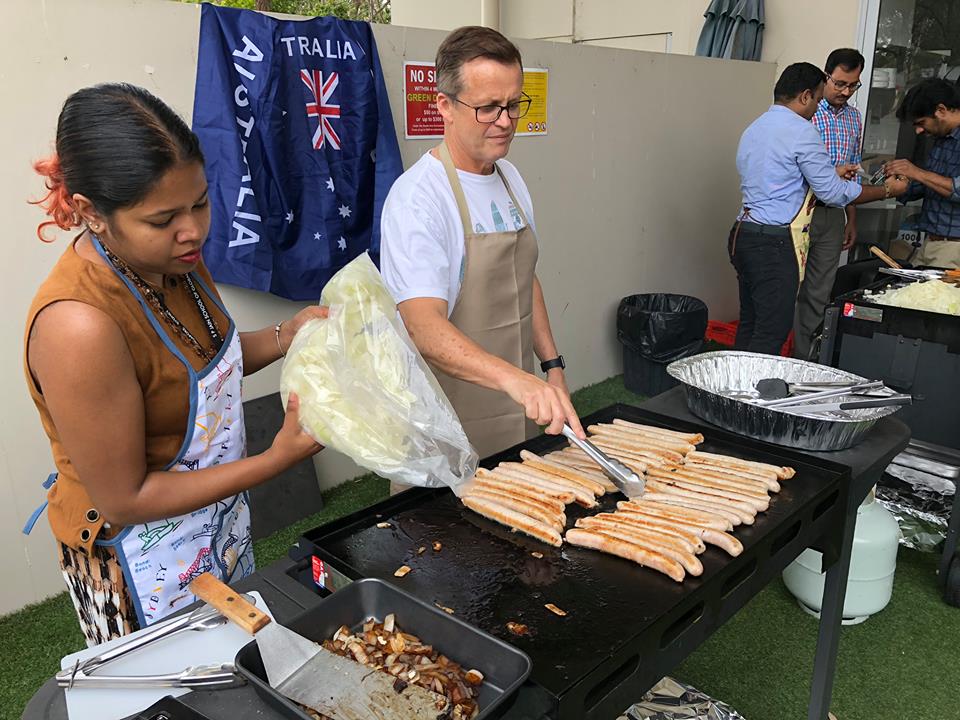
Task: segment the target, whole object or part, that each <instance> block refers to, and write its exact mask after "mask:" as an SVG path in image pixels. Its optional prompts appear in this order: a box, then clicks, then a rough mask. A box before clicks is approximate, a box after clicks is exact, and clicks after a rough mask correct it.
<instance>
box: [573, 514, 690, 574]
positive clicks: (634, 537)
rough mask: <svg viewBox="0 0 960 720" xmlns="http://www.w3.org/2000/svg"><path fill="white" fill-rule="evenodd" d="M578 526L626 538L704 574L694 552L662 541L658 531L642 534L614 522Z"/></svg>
mask: <svg viewBox="0 0 960 720" xmlns="http://www.w3.org/2000/svg"><path fill="white" fill-rule="evenodd" d="M577 527H582V528H584V529H585V530H589V531H591V532H595V533H600V534H601V535H606V536H607V537H611V538H614V539H615V540H624V541H626V542H629V543H632V544H634V545H637V546H639V547H642V548H643V549H645V550H649V551H651V552H655V553H659V554H661V555H663V556H664V557H666V558H669V559H670V560H673V561H675V562H678V563H680V565H682V566H683V569H684V570H686V571H687V572H688V573H690V574H691V575H694V576H699V575H703V564H702V563H701V562H700V560H698V559H697V557H696V556H695V555H693V553H690V552H687V551H686V550H682V549H675V548H673V547H670V546H668V545H665V544H664V543H663V542H661V540H662V538H663V537H664V536H663V535H660V536H659V537H658V536H657V535H656V533H649V534H646V535H644V534H641V533H638V532H636V531H634V530H633V529H631V528H629V527H626V526H624V525H617V524H613V523H598V524H593V525H590V526H587V525H581V524H580V522H579V521H578V522H577Z"/></svg>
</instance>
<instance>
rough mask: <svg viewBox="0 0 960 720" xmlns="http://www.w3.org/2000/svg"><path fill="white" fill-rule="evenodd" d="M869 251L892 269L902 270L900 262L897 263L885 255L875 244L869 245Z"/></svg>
mask: <svg viewBox="0 0 960 720" xmlns="http://www.w3.org/2000/svg"><path fill="white" fill-rule="evenodd" d="M870 252H871V253H873V254H874V255H876V256H877V257H878V258H880V259H881V260H883V262H885V263H886V264H887V265H889V266H890V267H892V268H893V269H894V270H903V267H902V266H901V265H900V263H898V262H897V261H896V260H894V259H893V258H892V257H890V256H889V255H887V254H886V253H885V252H884V251H883V250H881V249H880V248H878V247H877V246H876V245H871V246H870Z"/></svg>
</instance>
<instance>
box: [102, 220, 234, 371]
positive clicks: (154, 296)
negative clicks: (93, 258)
mask: <svg viewBox="0 0 960 720" xmlns="http://www.w3.org/2000/svg"><path fill="white" fill-rule="evenodd" d="M94 237H95V239H96V240H97V241H98V242H100V238H97V237H96V236H94ZM100 245H101V247H102V248H103V252H104V254H105V255H106V256H107V259H108V260H109V261H110V263H111V264H112V265H113V266H114V267H115V268H116V269H117V271H118V272H120V273H121V274H122V275H123V276H124V277H126V278H127V279H128V280H130V282H132V283H133V284H134V285H135V286H136V287H137V289H138V290H139V291H140V292H141V293H142V294H143V296H144V297H145V298H146V300H147V302H148V303H150V306H151V307H152V308H153V309H154V311H155V312H156V313H157V315H158V316H159V317H160V318H162V319H163V320H164V322H166V323H167V325H169V326H170V327H171V328H172V329H173V331H174V332H175V333H176V334H177V336H178V337H179V338H180V339H181V340H183V342H184V343H185V344H187V345H188V346H189V347H190V348H191V349H192V350H193V351H194V352H195V353H196V354H197V355H198V356H199V357H200V358H201V359H203V360H205V361H207V362H210V361H211V360H213V358H215V357H216V356H217V353H218V352H220V348H221V347H223V336H222V335H221V334H220V331H219V330H218V329H217V325H216V323H214V321H213V316H211V315H210V312H209V311H208V310H207V306H206V303H204V302H203V298H202V297H200V292H199V291H198V290H197V286H196V284H195V283H194V282H193V278H191V277H190V275H189V274H187V275H181V276H180V279H181V280H182V281H183V283H184V284H185V285H186V286H187V289H188V290H189V291H190V294H191V295H192V296H193V301H194V303H196V306H197V310H198V312H199V313H200V317H201V318H202V319H203V322H204V325H205V326H206V328H207V334H208V335H209V336H210V340H211V342H212V343H213V347H212V348H205V347H204V346H203V345H201V344H200V341H199V340H197V338H196V336H194V334H193V333H192V332H190V330H189V329H187V327H186V326H185V325H184V324H183V323H182V322H180V320H179V318H177V316H176V315H174V314H173V312H172V311H171V310H170V308H168V307H167V304H166V302H164V299H163V294H162V293H160V292H158V291H157V289H156V288H154V287H153V286H152V285H151V284H150V283H148V282H147V281H146V280H145V279H143V277H141V276H140V274H139V273H138V272H137V271H136V270H134V269H133V268H131V267H130V266H129V265H127V263H125V262H124V261H123V260H121V259H120V258H119V257H117V256H116V255H115V254H114V253H113V251H111V250H110V248H108V247H107V246H106V245H104V244H103V243H102V242H100Z"/></svg>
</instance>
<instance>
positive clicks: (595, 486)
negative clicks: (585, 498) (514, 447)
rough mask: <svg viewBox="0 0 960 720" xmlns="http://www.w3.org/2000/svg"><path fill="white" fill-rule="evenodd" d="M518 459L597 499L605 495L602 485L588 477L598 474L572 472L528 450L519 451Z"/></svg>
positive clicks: (581, 471)
mask: <svg viewBox="0 0 960 720" xmlns="http://www.w3.org/2000/svg"><path fill="white" fill-rule="evenodd" d="M520 457H521V458H523V464H524V465H529V466H530V467H532V468H536V469H537V470H542V471H543V472H545V473H549V474H550V475H558V476H560V477H562V478H564V479H566V480H569V481H571V482H575V483H577V484H578V485H580V486H581V487H583V488H584V489H585V490H587V491H588V492H591V493H593V494H594V495H595V496H598V497H599V496H601V495H603V494H604V493H606V490H605V489H604V487H603V483H601V482H599V480H598V479H597V478H593V477H590V475H596V474H598V473H587V472H585V471H583V470H573V469H571V468H568V467H567V466H566V465H561V464H560V463H555V462H553V461H552V460H545V459H544V458H542V457H540V456H539V455H535V454H534V453H532V452H530V451H529V450H521V451H520Z"/></svg>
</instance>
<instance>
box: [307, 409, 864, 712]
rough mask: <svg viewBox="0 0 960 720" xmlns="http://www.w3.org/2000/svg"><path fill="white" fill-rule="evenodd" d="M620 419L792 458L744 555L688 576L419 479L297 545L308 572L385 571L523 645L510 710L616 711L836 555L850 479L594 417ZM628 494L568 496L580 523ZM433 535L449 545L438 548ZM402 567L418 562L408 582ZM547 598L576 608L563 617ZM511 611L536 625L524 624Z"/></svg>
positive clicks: (741, 534)
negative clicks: (473, 507)
mask: <svg viewBox="0 0 960 720" xmlns="http://www.w3.org/2000/svg"><path fill="white" fill-rule="evenodd" d="M617 417H619V418H623V419H626V420H632V421H634V422H641V423H647V424H652V425H659V426H662V427H667V428H670V429H674V430H681V431H684V432H703V433H704V435H705V436H706V442H705V443H704V444H703V446H702V447H703V449H704V450H707V451H710V452H720V453H726V454H730V455H737V456H740V457H744V458H749V459H752V460H758V461H761V462H769V463H775V464H777V465H790V466H793V467H794V468H795V469H796V470H797V475H796V477H794V478H793V479H791V480H788V481H785V482H784V483H783V490H782V491H781V492H780V493H779V494H778V495H776V496H775V497H774V498H773V499H772V501H771V504H770V508H769V510H768V511H767V512H766V513H763V514H761V515H758V516H757V519H756V523H755V524H754V525H753V526H749V527H748V526H740V527H738V528H737V529H736V536H737V537H738V538H739V539H740V540H741V542H742V543H743V545H744V552H743V554H741V555H740V556H739V557H736V558H732V557H730V556H728V555H726V554H725V553H723V552H722V551H721V550H719V549H717V548H713V547H711V548H709V549H708V550H707V551H706V553H704V554H703V555H701V556H700V557H701V560H702V562H703V566H704V572H703V575H702V576H700V577H688V578H687V579H686V580H685V581H684V582H683V583H675V582H674V581H673V580H670V579H669V578H667V577H666V576H663V575H660V574H659V573H656V572H654V571H652V570H649V569H646V568H642V567H639V566H637V565H634V564H632V563H630V562H628V561H626V560H623V559H621V558H617V557H612V556H608V555H604V554H601V553H597V552H594V551H591V550H586V549H581V548H576V547H571V546H564V547H562V548H553V547H550V546H548V545H545V544H543V543H539V542H537V541H535V540H532V539H529V538H526V537H524V536H521V535H518V534H515V533H511V532H510V530H509V529H507V528H504V527H502V526H499V525H497V524H495V523H492V522H490V521H488V520H486V519H485V518H482V517H480V516H478V515H474V514H473V513H471V512H470V511H468V510H466V509H465V508H464V507H463V506H462V505H461V504H460V503H459V501H458V500H457V498H456V497H455V496H454V495H453V494H452V493H451V492H450V491H448V490H437V489H421V488H417V489H413V490H409V491H407V492H404V493H401V494H399V495H397V496H394V497H392V498H390V499H388V500H386V501H384V502H381V503H379V504H377V505H374V506H373V507H371V508H367V509H366V510H363V511H361V512H358V513H355V514H353V515H351V516H348V517H346V518H342V519H340V520H338V521H335V522H333V523H330V524H328V525H324V526H322V527H319V528H316V529H315V530H311V531H309V532H307V533H306V534H305V535H304V536H303V537H302V538H301V540H300V541H299V542H298V543H297V545H296V546H295V547H294V548H293V550H292V551H291V556H292V557H293V558H294V559H295V560H298V561H299V562H300V566H301V568H302V570H301V572H300V580H301V582H303V583H304V584H305V585H307V586H308V587H311V588H313V589H314V590H315V591H316V592H318V593H320V594H325V593H327V592H328V591H329V590H333V589H336V588H337V587H340V586H342V585H343V584H344V583H347V582H350V581H351V580H354V579H359V578H362V577H376V578H382V579H386V580H389V581H391V582H394V583H396V584H397V585H398V586H400V587H402V588H403V589H404V590H406V591H407V592H409V593H411V594H412V595H414V596H416V597H419V598H420V599H422V600H425V601H427V602H430V603H436V604H439V605H442V606H444V607H448V608H451V609H452V610H453V611H454V612H455V613H456V616H457V617H459V618H461V619H462V620H465V621H466V622H468V623H470V624H471V625H474V626H476V627H478V628H480V629H482V630H485V631H487V632H489V633H491V634H492V635H494V636H496V637H499V638H501V639H503V640H506V641H508V642H509V643H511V644H513V645H515V646H516V647H517V648H519V649H521V650H523V651H524V652H525V653H527V654H528V655H529V656H530V658H531V660H532V661H533V671H532V673H531V675H530V678H529V679H528V681H527V683H526V684H525V685H524V686H523V687H522V688H521V690H520V691H519V692H518V693H517V695H516V696H515V698H514V702H513V704H512V705H511V706H509V707H507V708H505V709H504V711H503V712H504V714H503V717H510V718H514V717H536V718H540V717H543V718H553V719H556V720H567V719H571V720H572V719H573V718H577V719H578V720H579V719H582V718H589V719H598V718H610V719H612V718H615V717H616V716H617V715H618V714H619V713H620V712H622V711H623V710H624V708H626V707H627V706H629V705H630V704H631V703H632V702H635V701H636V699H637V698H638V697H639V696H640V695H641V694H642V693H643V692H644V691H645V690H646V689H648V688H650V687H652V686H653V685H654V684H655V683H656V682H657V681H658V680H659V679H660V678H661V677H662V676H663V675H665V674H666V673H667V672H668V671H669V670H670V669H672V668H673V667H675V666H676V665H677V664H678V663H679V662H681V661H682V660H683V659H684V658H685V657H686V656H687V655H689V654H690V653H691V652H693V650H695V649H696V648H697V647H698V646H699V645H700V644H701V643H702V642H703V641H704V640H706V638H707V637H709V636H710V634H711V633H713V632H714V631H715V630H716V629H717V628H719V627H720V625H722V623H723V622H725V621H726V620H727V619H729V618H730V617H731V616H732V615H733V614H734V613H736V612H737V610H739V609H740V608H741V607H742V606H743V605H744V604H745V603H746V602H747V601H748V600H749V598H751V597H753V596H754V595H755V594H756V592H758V591H759V589H760V588H762V587H763V586H764V585H766V584H767V583H768V582H769V581H770V580H772V579H773V578H775V577H777V576H778V575H779V574H780V572H781V571H782V570H783V569H784V568H785V567H786V566H787V565H788V564H789V563H790V562H791V561H792V560H793V559H794V558H795V557H796V556H797V555H798V554H799V553H800V552H801V551H802V550H803V549H805V548H807V547H809V546H815V547H817V548H818V549H823V550H824V551H825V552H826V553H827V554H828V556H831V557H832V556H834V554H835V553H836V552H837V550H838V548H839V544H840V542H841V537H840V530H841V528H842V524H843V519H844V512H845V508H846V492H847V483H846V482H844V481H845V480H846V479H847V478H848V477H849V469H848V468H846V467H844V466H841V465H837V464H834V463H830V462H827V461H821V460H815V459H811V457H810V456H808V455H803V454H800V453H797V452H794V451H791V450H784V449H779V448H772V447H771V446H769V445H765V444H762V443H758V442H756V441H753V440H749V439H747V438H744V437H742V436H738V435H733V434H729V433H725V432H723V431H720V430H718V429H715V428H710V427H707V428H704V427H702V426H699V425H696V424H693V423H683V422H680V421H677V420H673V419H671V418H667V417H665V416H661V415H656V414H653V413H649V412H645V411H643V410H640V409H638V408H633V407H630V406H625V405H614V406H611V407H609V408H606V409H605V410H601V411H599V412H597V413H594V414H593V415H591V416H589V417H588V418H585V419H584V422H585V423H586V424H591V423H601V422H609V421H611V420H612V419H613V418H617ZM564 442H565V441H564V440H563V439H562V438H559V437H550V436H541V437H538V438H535V439H533V440H530V441H528V442H526V443H524V444H522V445H518V446H516V447H514V448H511V449H509V450H506V451H504V452H503V453H500V454H498V455H495V456H493V457H491V458H488V459H487V460H485V461H484V462H482V463H481V464H482V465H483V466H485V467H488V468H489V467H494V466H496V465H497V464H498V463H499V462H502V461H508V460H516V459H518V458H519V453H520V450H521V449H529V450H531V451H533V452H536V453H540V454H542V453H546V452H549V451H551V450H554V449H557V448H558V447H560V446H562V445H563V443H564ZM617 499H619V496H618V495H608V496H606V497H604V498H603V499H602V504H601V507H600V508H598V509H596V510H592V511H587V510H584V509H583V508H580V507H578V506H572V505H571V506H568V508H567V513H568V516H569V520H568V526H570V525H572V524H573V523H574V522H575V520H576V518H577V517H582V516H584V515H586V514H588V513H591V514H592V513H594V512H603V511H609V510H612V509H613V508H614V507H615V503H616V500H617ZM434 542H440V543H441V544H442V550H440V551H439V552H435V551H433V549H432V547H433V543H434ZM420 548H426V550H425V551H424V552H423V553H422V554H420V553H418V550H419V549H420ZM534 552H536V553H539V554H542V558H538V557H535V556H534V555H532V553H534ZM401 565H408V566H409V567H411V568H412V571H411V572H410V573H409V574H407V575H406V576H405V577H403V578H402V579H397V578H395V577H394V571H395V570H397V568H399V567H400V566H401ZM547 603H553V604H554V605H556V606H558V607H559V608H561V609H562V610H564V611H566V613H567V615H566V616H565V617H558V616H556V615H554V614H552V613H551V612H550V611H549V610H547V609H546V608H545V607H544V605H545V604H547ZM511 621H512V622H514V623H520V624H522V625H525V626H526V627H527V633H526V634H521V635H516V634H513V632H512V631H511V630H509V629H508V628H507V623H508V622H511ZM462 661H464V662H469V658H462ZM518 708H522V710H518Z"/></svg>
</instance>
